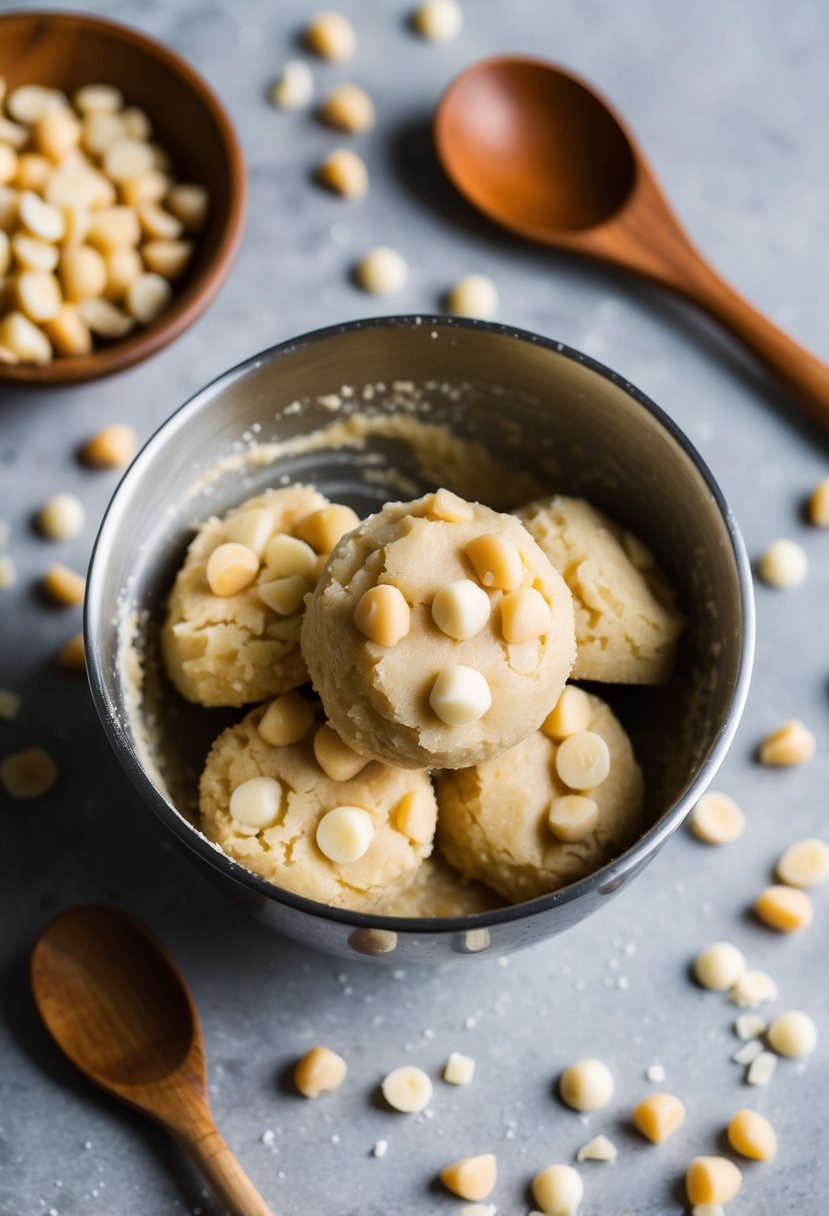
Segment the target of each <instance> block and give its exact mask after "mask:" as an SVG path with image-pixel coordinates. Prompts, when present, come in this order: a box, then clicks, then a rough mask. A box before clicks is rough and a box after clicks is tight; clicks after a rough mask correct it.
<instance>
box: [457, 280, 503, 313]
mask: <svg viewBox="0 0 829 1216" xmlns="http://www.w3.org/2000/svg"><path fill="white" fill-rule="evenodd" d="M445 304H446V311H447V312H451V313H454V315H455V316H456V317H474V318H477V320H479V321H491V320H492V318H493V317H494V316H495V314H496V313H497V311H498V291H497V289H496V287H495V284H494V283H493V281H492V279H488V278H487V277H486V275H485V274H470V275H467V276H466V278H465V279H460V280H459V281H458V282H457V283H456V284H455V285H454V287H451V288H450V289H449V291H448V292H447V293H446V300H445Z"/></svg>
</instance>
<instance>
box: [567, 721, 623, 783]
mask: <svg viewBox="0 0 829 1216" xmlns="http://www.w3.org/2000/svg"><path fill="white" fill-rule="evenodd" d="M555 765H556V773H557V774H558V776H559V777H560V778H561V780H562V781H563V782H564V784H565V785H566V786H569V788H570V789H571V790H592V789H595V788H596V786H598V785H601V784H602V782H603V781H605V780H606V779H607V776H608V774H609V772H610V749H609V747H608V746H607V744H606V743H605V741H604V739H603V738H602V737H601V735H597V734H596V732H595V731H592V730H582V731H579V732H578V734H575V735H568V736H567V738H566V739H563V740H562V742H561V743H560V744H559V748H558V751H557V752H556V759H555Z"/></svg>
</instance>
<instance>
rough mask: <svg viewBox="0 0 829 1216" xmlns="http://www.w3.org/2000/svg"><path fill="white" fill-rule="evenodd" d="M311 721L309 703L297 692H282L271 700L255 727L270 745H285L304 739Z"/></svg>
mask: <svg viewBox="0 0 829 1216" xmlns="http://www.w3.org/2000/svg"><path fill="white" fill-rule="evenodd" d="M313 722H314V711H313V709H312V708H311V705H310V703H309V702H308V701H306V700H305V698H304V697H303V696H301V694H300V693H298V692H284V693H282V695H281V696H279V697H275V698H274V700H273V701H271V703H270V705H269V706H268V708H267V709H266V710H265V712H264V714H263V715H262V717H261V718H260V719H259V723H258V725H257V728H256V729H257V730H258V731H259V734H260V735H261V736H262V738H263V739H264V740H265V742H266V743H270V745H271V747H287V746H288V745H289V744H291V743H299V742H300V741H301V740H302V739H304V738H305V737H306V735H307V734H308V732H309V730H310V729H311V726H312V725H313Z"/></svg>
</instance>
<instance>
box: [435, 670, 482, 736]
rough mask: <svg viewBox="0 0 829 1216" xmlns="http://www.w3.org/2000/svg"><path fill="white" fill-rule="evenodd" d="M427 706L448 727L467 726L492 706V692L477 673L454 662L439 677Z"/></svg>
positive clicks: (478, 672) (479, 673)
mask: <svg viewBox="0 0 829 1216" xmlns="http://www.w3.org/2000/svg"><path fill="white" fill-rule="evenodd" d="M429 704H430V705H431V707H432V709H433V710H434V711H435V713H436V714H437V716H438V717H439V718H440V720H441V721H442V722H445V723H446V725H447V726H466V725H468V723H470V722H477V721H478V720H479V719H480V718H482V717H483V716H484V714H485V713H486V712H487V710H488V709H489V708H490V706H491V705H492V693H491V692H490V691H489V685H488V684H487V682H486V677H485V676H483V675H482V674H481V672H480V671H476V670H475V669H474V668H473V667H464V666H463V665H462V664H460V663H457V664H455V665H454V666H453V667H444V669H443V671H441V672H440V673H439V674H438V676H437V678H436V679H435V682H434V684H433V685H432V691H431V692H430V693H429Z"/></svg>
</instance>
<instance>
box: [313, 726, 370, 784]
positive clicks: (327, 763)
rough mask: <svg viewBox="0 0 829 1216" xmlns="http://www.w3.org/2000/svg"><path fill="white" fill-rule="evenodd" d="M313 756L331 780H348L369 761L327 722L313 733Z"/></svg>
mask: <svg viewBox="0 0 829 1216" xmlns="http://www.w3.org/2000/svg"><path fill="white" fill-rule="evenodd" d="M314 758H315V759H316V762H317V764H318V765H319V766H320V768H321V769H322V771H323V772H324V773H325V775H326V777H330V779H331V780H332V781H350V780H351V778H352V777H356V776H357V774H358V773H360V772H362V770H363V769H364V768H365V766H366V765H367V764H368V762H369V761H368V756H361V755H360V754H359V752H355V751H354V749H353V748H352V747H349V746H348V744H347V743H345V742H344V741H343V740H342V739H341V738H340V736H339V735H338V734H337V732H336V731H335V730H334V728H333V727H331V726H329V725H328V723H327V722H326V723H325V724H324V725H323V726H321V727H320V728H319V730H318V731H317V733H316V734H315V735H314Z"/></svg>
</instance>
